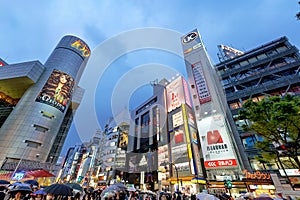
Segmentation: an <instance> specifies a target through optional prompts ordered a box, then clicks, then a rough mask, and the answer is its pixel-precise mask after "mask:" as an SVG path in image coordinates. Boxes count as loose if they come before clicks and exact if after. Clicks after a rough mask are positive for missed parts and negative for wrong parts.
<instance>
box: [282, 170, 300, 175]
mask: <svg viewBox="0 0 300 200" xmlns="http://www.w3.org/2000/svg"><path fill="white" fill-rule="evenodd" d="M284 171H285V173H286V175H288V176H300V169H285V170H283V169H279V172H280V175H281V176H285V173H284Z"/></svg>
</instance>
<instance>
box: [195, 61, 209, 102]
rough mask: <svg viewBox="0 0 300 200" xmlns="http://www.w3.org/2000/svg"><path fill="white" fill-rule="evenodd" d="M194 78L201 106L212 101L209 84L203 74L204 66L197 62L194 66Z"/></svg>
mask: <svg viewBox="0 0 300 200" xmlns="http://www.w3.org/2000/svg"><path fill="white" fill-rule="evenodd" d="M192 70H193V76H194V79H195V83H196V88H197V93H198V97H199V101H200V104H204V103H207V102H210V101H211V95H210V92H209V89H208V86H207V82H206V79H205V76H204V72H203V66H202V64H201V62H197V63H195V64H193V65H192Z"/></svg>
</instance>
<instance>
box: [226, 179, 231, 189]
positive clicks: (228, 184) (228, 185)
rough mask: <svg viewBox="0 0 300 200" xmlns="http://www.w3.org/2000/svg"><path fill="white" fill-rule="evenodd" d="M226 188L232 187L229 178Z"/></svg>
mask: <svg viewBox="0 0 300 200" xmlns="http://www.w3.org/2000/svg"><path fill="white" fill-rule="evenodd" d="M227 188H228V189H231V188H232V183H231V181H230V180H228V181H227Z"/></svg>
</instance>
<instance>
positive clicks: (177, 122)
mask: <svg viewBox="0 0 300 200" xmlns="http://www.w3.org/2000/svg"><path fill="white" fill-rule="evenodd" d="M172 122H173V128H176V127H178V126H181V125H182V124H183V116H182V111H181V110H180V111H179V112H177V113H175V114H173V115H172Z"/></svg>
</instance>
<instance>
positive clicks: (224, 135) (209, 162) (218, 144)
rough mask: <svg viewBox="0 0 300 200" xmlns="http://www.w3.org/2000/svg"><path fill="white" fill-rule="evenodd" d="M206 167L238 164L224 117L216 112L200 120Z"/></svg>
mask: <svg viewBox="0 0 300 200" xmlns="http://www.w3.org/2000/svg"><path fill="white" fill-rule="evenodd" d="M198 129H199V135H200V138H201V145H202V152H203V156H204V164H205V167H206V168H215V167H229V166H237V160H236V157H235V154H234V152H233V147H232V144H231V142H230V138H229V135H228V132H227V129H226V126H225V120H224V117H223V116H222V115H221V114H216V115H213V116H210V117H206V118H203V119H202V120H200V121H199V122H198Z"/></svg>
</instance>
